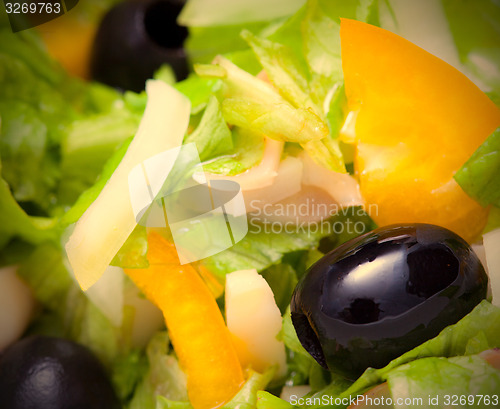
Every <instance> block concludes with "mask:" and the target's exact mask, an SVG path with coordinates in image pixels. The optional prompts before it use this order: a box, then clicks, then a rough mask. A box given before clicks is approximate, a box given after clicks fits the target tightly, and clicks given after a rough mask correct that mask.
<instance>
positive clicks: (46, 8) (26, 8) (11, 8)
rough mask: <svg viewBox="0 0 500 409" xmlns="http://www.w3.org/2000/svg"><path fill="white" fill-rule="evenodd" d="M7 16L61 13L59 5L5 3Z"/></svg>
mask: <svg viewBox="0 0 500 409" xmlns="http://www.w3.org/2000/svg"><path fill="white" fill-rule="evenodd" d="M5 10H6V11H7V14H42V13H46V14H52V13H54V14H59V13H61V11H62V9H61V3H55V2H54V3H45V2H35V1H34V2H31V3H29V4H28V3H5Z"/></svg>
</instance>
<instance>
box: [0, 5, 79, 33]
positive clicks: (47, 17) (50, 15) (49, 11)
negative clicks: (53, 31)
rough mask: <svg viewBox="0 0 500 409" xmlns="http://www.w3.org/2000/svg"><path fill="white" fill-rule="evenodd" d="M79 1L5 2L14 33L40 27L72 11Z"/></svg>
mask: <svg viewBox="0 0 500 409" xmlns="http://www.w3.org/2000/svg"><path fill="white" fill-rule="evenodd" d="M78 1H79V0H4V1H3V3H4V6H5V11H6V13H7V16H8V17H9V22H10V27H11V29H12V32H14V33H16V32H18V31H22V30H26V29H28V28H32V27H35V26H38V25H40V24H43V23H47V22H48V21H51V20H54V19H55V18H57V17H60V16H62V15H63V14H65V13H67V12H68V11H70V10H71V9H72V8H73V7H75V6H76V5H77V4H78Z"/></svg>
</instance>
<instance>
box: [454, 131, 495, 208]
mask: <svg viewBox="0 0 500 409" xmlns="http://www.w3.org/2000/svg"><path fill="white" fill-rule="evenodd" d="M454 177H455V180H456V181H457V183H458V184H459V185H460V186H461V187H462V189H463V190H465V192H466V193H467V194H468V195H469V196H471V197H472V198H474V199H476V200H477V201H478V202H479V203H481V205H482V206H487V205H490V204H492V205H494V206H496V207H500V128H497V130H496V131H495V132H493V133H492V134H491V135H490V136H489V137H488V139H486V141H485V142H484V143H483V144H482V145H481V146H480V147H479V148H478V149H477V150H476V152H474V153H473V154H472V156H471V157H470V158H469V160H468V161H467V162H465V164H464V165H463V166H462V167H461V168H460V169H459V171H458V172H457V173H456V174H455V176H454Z"/></svg>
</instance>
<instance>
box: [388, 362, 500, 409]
mask: <svg viewBox="0 0 500 409" xmlns="http://www.w3.org/2000/svg"><path fill="white" fill-rule="evenodd" d="M387 382H388V384H389V388H390V390H391V395H392V399H393V400H394V401H395V402H398V401H399V402H405V404H404V406H403V405H398V404H396V405H395V407H396V408H402V407H404V408H409V409H411V408H418V407H423V406H426V405H428V404H429V402H431V406H432V407H433V408H434V407H435V408H442V409H444V408H448V407H450V406H452V405H453V403H452V401H451V399H453V398H452V395H457V396H458V401H457V403H456V404H460V407H468V408H476V409H482V408H485V407H488V406H489V405H488V404H486V402H484V401H479V398H478V395H483V396H484V395H489V396H490V397H491V396H492V395H495V394H497V393H498V391H500V371H498V369H496V368H494V367H493V366H491V365H490V364H488V363H487V362H486V361H485V360H484V359H483V358H481V357H479V356H477V355H469V356H457V357H451V358H448V359H447V358H424V359H418V360H416V361H412V362H409V363H408V364H405V365H402V366H400V367H398V368H396V369H394V370H393V371H391V372H390V373H389V374H388V376H387ZM497 396H498V395H497ZM460 397H462V400H460ZM431 398H432V401H430V400H429V399H431ZM472 398H473V400H472ZM490 403H493V404H494V402H490Z"/></svg>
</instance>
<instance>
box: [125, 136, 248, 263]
mask: <svg viewBox="0 0 500 409" xmlns="http://www.w3.org/2000/svg"><path fill="white" fill-rule="evenodd" d="M195 174H196V178H194V177H193V176H194V175H195ZM128 186H129V193H130V199H131V203H132V209H133V212H134V215H135V218H136V221H137V223H138V224H140V225H142V226H146V227H152V228H168V229H169V230H170V232H171V235H172V239H173V241H174V244H175V247H176V250H177V254H178V256H179V260H180V262H181V264H186V263H191V262H193V261H197V260H201V259H204V258H206V257H209V256H211V255H214V254H217V253H220V252H221V251H223V250H225V249H227V248H229V247H232V246H233V245H234V244H236V243H237V242H239V241H240V240H241V239H243V237H245V235H246V234H247V232H248V223H247V217H246V209H245V203H244V200H243V195H242V192H241V188H240V186H239V184H238V183H236V182H233V181H231V180H211V181H209V180H208V179H207V178H206V177H205V175H204V173H203V172H202V171H201V161H200V157H199V154H198V150H197V149H196V145H195V144H194V143H190V144H186V145H182V146H179V147H177V148H174V149H170V150H167V151H164V152H161V153H159V154H157V155H155V156H153V157H151V158H149V159H147V160H145V161H144V162H142V163H140V164H138V165H137V166H135V167H134V168H133V169H132V170H131V172H130V173H129V177H128Z"/></svg>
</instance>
